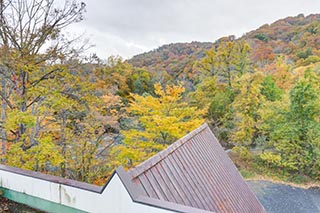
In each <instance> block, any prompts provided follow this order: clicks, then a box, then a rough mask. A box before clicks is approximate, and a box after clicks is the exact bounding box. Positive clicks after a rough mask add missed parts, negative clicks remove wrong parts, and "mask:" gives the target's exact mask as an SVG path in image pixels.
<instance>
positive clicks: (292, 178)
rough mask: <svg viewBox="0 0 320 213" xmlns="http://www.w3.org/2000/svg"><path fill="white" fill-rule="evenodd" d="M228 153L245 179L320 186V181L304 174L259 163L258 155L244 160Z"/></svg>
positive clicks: (300, 185) (305, 186)
mask: <svg viewBox="0 0 320 213" xmlns="http://www.w3.org/2000/svg"><path fill="white" fill-rule="evenodd" d="M228 155H229V157H230V158H231V160H232V161H233V162H234V164H235V165H236V167H237V168H238V169H239V171H240V173H241V175H242V176H243V178H245V179H250V180H268V181H272V182H278V183H285V184H290V185H294V186H299V187H303V188H309V187H314V186H315V187H319V186H320V181H317V180H314V179H312V178H310V177H308V176H306V175H299V174H292V173H289V172H286V171H283V170H281V169H279V168H270V167H267V166H265V165H263V164H261V162H260V161H259V156H258V155H252V156H251V157H250V158H246V159H245V160H244V159H242V158H240V156H239V155H238V154H237V153H235V152H229V153H228Z"/></svg>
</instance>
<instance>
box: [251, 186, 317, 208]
mask: <svg viewBox="0 0 320 213" xmlns="http://www.w3.org/2000/svg"><path fill="white" fill-rule="evenodd" d="M247 183H248V185H249V187H250V188H251V189H252V190H253V191H254V192H255V194H256V196H257V197H258V199H259V200H260V202H261V203H262V205H263V206H264V207H265V209H266V210H267V212H276V213H320V188H311V189H303V188H298V187H292V186H289V185H284V184H278V183H272V182H269V181H263V180H260V181H247Z"/></svg>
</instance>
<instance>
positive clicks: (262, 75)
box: [0, 0, 320, 184]
mask: <svg viewBox="0 0 320 213" xmlns="http://www.w3.org/2000/svg"><path fill="white" fill-rule="evenodd" d="M85 6H86V5H85V4H84V3H81V2H77V1H66V2H65V4H63V5H57V4H55V1H54V0H49V1H47V0H20V1H10V0H0V17H1V19H0V84H1V85H0V98H1V110H0V113H1V117H0V131H1V133H0V134H1V161H2V163H4V164H8V165H11V166H16V167H21V168H24V169H30V170H34V171H40V172H45V173H50V174H54V175H59V176H62V177H67V178H73V179H77V180H81V181H86V182H91V183H96V184H102V183H104V182H105V180H106V179H107V178H108V176H109V175H110V173H111V172H112V171H113V169H114V168H116V167H117V166H119V165H120V164H121V165H123V166H125V167H126V168H130V167H132V166H135V165H137V164H138V163H139V162H141V161H143V160H145V159H147V158H149V157H150V156H152V155H153V154H155V153H157V152H158V151H160V150H162V149H164V148H166V147H167V146H168V145H170V144H171V143H173V142H174V141H175V140H177V139H178V138H180V137H182V136H183V135H185V134H187V133H188V132H190V131H191V130H193V129H194V128H196V127H197V126H199V125H200V124H201V123H203V122H205V121H206V122H208V123H209V124H210V126H211V127H212V129H213V130H214V131H215V134H216V135H217V136H218V137H219V139H220V142H221V143H222V145H223V146H225V147H226V148H228V149H232V150H233V151H232V153H235V155H236V156H237V158H240V159H241V160H242V161H244V162H245V163H246V165H250V166H253V168H254V169H255V170H256V171H257V172H261V173H263V172H265V171H268V172H271V173H272V172H273V171H278V170H279V169H281V170H282V171H283V175H288V176H295V175H299V176H300V177H305V178H310V179H313V180H319V177H320V173H319V172H320V141H319V138H320V137H319V136H320V123H319V122H320V121H319V118H320V111H319V108H320V107H319V106H320V97H319V94H320V84H319V82H320V52H319V51H320V50H319V45H320V15H317V14H315V15H309V16H306V17H305V16H303V15H298V16H296V17H288V18H285V19H281V20H279V21H276V22H275V23H273V24H270V25H263V26H262V27H260V28H259V29H257V30H254V31H251V32H249V33H247V34H245V35H244V36H242V37H241V38H235V36H228V37H223V38H220V39H218V40H217V41H215V42H212V43H211V42H192V43H177V44H169V45H165V46H163V47H160V48H158V49H156V50H153V51H151V52H148V53H144V54H141V55H137V56H135V57H133V58H132V59H130V60H128V61H124V60H122V59H121V58H120V57H110V58H108V59H107V60H101V59H99V58H98V57H96V56H92V57H87V60H84V58H82V57H80V56H79V55H80V54H79V53H80V52H81V51H82V50H83V49H74V48H73V44H74V43H75V42H78V41H77V40H68V39H66V38H65V37H64V36H63V34H62V31H63V29H64V28H65V27H66V26H68V25H71V24H73V23H77V22H80V21H81V20H82V19H83V15H84V14H83V13H84V12H85ZM49 44H50V45H49ZM78 46H79V45H78ZM80 46H81V45H80Z"/></svg>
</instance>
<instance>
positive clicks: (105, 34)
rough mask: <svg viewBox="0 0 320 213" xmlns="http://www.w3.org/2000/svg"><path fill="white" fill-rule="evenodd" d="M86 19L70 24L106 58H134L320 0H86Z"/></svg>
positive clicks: (316, 5)
mask: <svg viewBox="0 0 320 213" xmlns="http://www.w3.org/2000/svg"><path fill="white" fill-rule="evenodd" d="M83 1H85V3H86V4H87V12H86V14H85V20H84V21H82V22H80V23H77V24H75V25H73V26H72V27H70V29H69V31H70V32H72V33H75V34H79V33H85V36H86V37H88V38H89V39H90V42H91V43H92V44H94V45H95V47H93V48H91V49H90V50H89V51H90V52H94V53H97V55H98V56H99V57H101V58H103V59H105V58H107V57H108V56H110V55H120V56H122V57H124V58H130V57H132V56H133V55H136V54H139V53H143V52H146V51H149V50H152V49H154V48H157V47H159V46H161V45H163V44H167V43H175V42H190V41H215V40H216V39H218V38H219V37H222V36H227V35H236V36H241V35H242V34H244V33H245V32H248V31H250V30H254V29H256V28H258V27H259V26H261V25H263V24H265V23H272V22H274V21H276V20H277V19H280V18H285V17H287V16H296V15H298V14H300V13H303V14H305V15H308V14H311V13H320V0H83Z"/></svg>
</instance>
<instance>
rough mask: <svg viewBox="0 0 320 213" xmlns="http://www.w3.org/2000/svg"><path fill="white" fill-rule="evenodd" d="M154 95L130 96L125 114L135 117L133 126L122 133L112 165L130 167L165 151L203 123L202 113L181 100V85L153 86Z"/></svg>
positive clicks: (182, 89) (114, 149)
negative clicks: (120, 142)
mask: <svg viewBox="0 0 320 213" xmlns="http://www.w3.org/2000/svg"><path fill="white" fill-rule="evenodd" d="M154 89H155V94H156V96H157V97H153V96H151V95H147V96H140V95H137V94H131V96H132V98H133V101H132V102H131V103H130V105H129V107H127V112H128V113H130V114H131V115H133V116H136V120H135V124H136V127H135V128H132V129H129V130H127V131H123V132H122V134H123V135H124V137H125V138H124V140H123V143H122V144H121V145H119V146H115V147H114V148H113V151H112V153H113V154H114V155H115V156H116V157H115V159H114V160H115V161H116V162H113V164H114V165H119V164H121V165H124V166H125V167H131V166H134V165H136V164H138V163H139V162H141V161H143V160H145V159H147V158H149V157H151V156H152V155H154V154H155V153H157V152H159V151H160V150H163V149H164V148H166V147H167V146H168V145H169V144H171V143H172V142H174V141H175V140H177V139H179V138H180V137H182V136H184V135H185V134H187V133H188V132H190V131H191V130H193V129H195V128H197V127H198V126H199V125H201V124H202V123H203V122H204V119H203V115H204V111H203V110H199V109H197V108H196V107H190V106H188V104H187V103H186V102H184V101H183V99H182V98H183V97H182V94H183V92H184V91H185V89H184V88H183V87H182V86H167V87H166V88H165V89H164V88H163V87H162V86H161V85H159V84H155V85H154Z"/></svg>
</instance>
